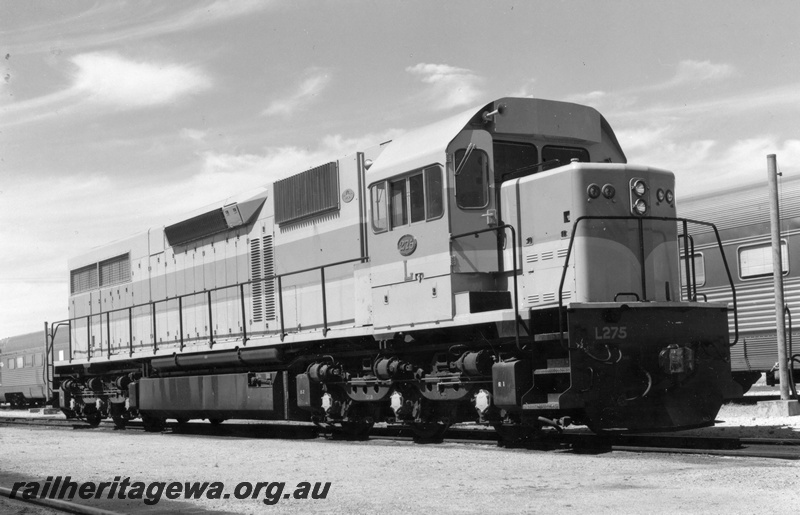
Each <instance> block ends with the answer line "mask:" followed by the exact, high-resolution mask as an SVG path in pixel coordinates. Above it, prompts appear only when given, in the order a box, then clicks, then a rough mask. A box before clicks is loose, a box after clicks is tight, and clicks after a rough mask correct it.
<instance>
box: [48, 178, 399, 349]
mask: <svg viewBox="0 0 800 515" xmlns="http://www.w3.org/2000/svg"><path fill="white" fill-rule="evenodd" d="M386 200H387V197H386V183H385V182H379V183H378V184H376V185H374V186H373V187H372V230H373V231H374V232H376V233H378V232H384V231H386V230H387V229H389V219H388V217H387V214H386V213H387V209H386V208H387V207H388V205H389V204H388V202H387V201H386ZM62 361H63V360H62Z"/></svg>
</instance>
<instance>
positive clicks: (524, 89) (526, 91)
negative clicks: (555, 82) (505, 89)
mask: <svg viewBox="0 0 800 515" xmlns="http://www.w3.org/2000/svg"><path fill="white" fill-rule="evenodd" d="M535 84H536V79H530V80H528V81H526V82H525V83H524V84H523V85H522V86H521V87H520V88H519V89H518V90H516V91H514V92H512V93H511V94H510V95H509V96H511V97H522V98H533V97H534V94H533V86H534V85H535Z"/></svg>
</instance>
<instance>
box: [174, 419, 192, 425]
mask: <svg viewBox="0 0 800 515" xmlns="http://www.w3.org/2000/svg"><path fill="white" fill-rule="evenodd" d="M175 422H177V423H178V425H179V426H182V425H184V424H186V423H187V422H189V419H188V418H184V417H181V418H176V419H175Z"/></svg>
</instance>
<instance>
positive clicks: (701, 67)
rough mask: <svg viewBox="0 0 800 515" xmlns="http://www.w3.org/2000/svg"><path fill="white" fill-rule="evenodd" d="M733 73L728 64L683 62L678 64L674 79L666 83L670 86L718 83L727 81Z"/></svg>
mask: <svg viewBox="0 0 800 515" xmlns="http://www.w3.org/2000/svg"><path fill="white" fill-rule="evenodd" d="M734 72H735V68H734V67H733V66H731V65H730V64H715V63H712V62H710V61H692V60H685V61H681V62H680V63H678V69H677V71H676V73H675V77H673V79H672V80H671V81H670V82H669V83H668V84H670V85H673V86H675V85H678V84H686V83H699V82H708V81H718V80H722V79H727V78H728V77H730V76H732V75H733V74H734Z"/></svg>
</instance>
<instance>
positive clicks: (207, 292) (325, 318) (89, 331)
mask: <svg viewBox="0 0 800 515" xmlns="http://www.w3.org/2000/svg"><path fill="white" fill-rule="evenodd" d="M367 260H369V258H368V257H358V258H353V259H347V260H344V261H337V262H335V263H328V264H325V265H320V266H315V267H310V268H305V269H303V270H296V271H293V272H287V273H284V274H273V275H270V276H268V277H262V278H260V279H254V280H251V281H245V282H240V283H235V284H228V285H225V286H217V287H215V288H209V289H203V290H201V291H197V292H192V293H184V294H181V295H176V296H174V297H167V298H164V299H159V300H154V301H150V302H144V303H141V304H135V305H133V306H126V307H123V308H117V309H111V310H108V311H100V312H99V313H92V314H89V315H82V316H79V317H72V318H67V319H64V320H59V321H57V322H53V324H52V326H53V327H55V326H59V327H60V326H61V325H67V326H68V327H69V331H68V333H69V361H70V362H72V355H73V349H72V323H73V322H77V321H79V320H86V342H87V357H86V359H87V360H89V361H90V360H91V359H92V345H91V339H92V338H91V336H92V319H93V318H94V317H100V334H101V341H100V348H101V349H102V348H103V343H104V342H103V341H102V334H103V316H104V315H105V319H106V320H105V322H106V328H105V329H106V331H105V332H106V340H107V341H106V343H107V351H106V353H107V356H108V357H110V356H111V315H112V314H114V313H119V312H122V311H127V312H128V317H127V318H128V350H129V353H130V355H131V356H132V355H133V310H134V309H140V308H144V307H150V318H151V321H152V325H151V328H152V330H153V339H152V342H150V343H152V345H153V353H154V354H155V353H157V352H158V332H157V325H156V306H157V305H160V304H163V303H167V302H171V301H175V300H177V301H178V328H179V332H180V335H179V337H178V338H177V339H175V340H174V342H177V343H179V345H180V349H181V350H183V348H184V347H185V341H184V334H183V299H185V298H187V297H192V296H196V295H202V294H205V295H206V299H207V301H206V305H207V307H208V336H209V344H210V345H211V346H213V345H214V343H215V342H214V326H213V308H212V304H213V302H212V293H213V292H216V291H222V290H228V289H231V288H238V289H239V296H240V307H241V316H242V345H243V346H245V345H247V340H248V339H249V338H248V336H247V323H246V322H247V309H246V303H245V293H244V287H245V286H247V285H250V284H255V283H262V282H266V281H274V280H277V282H278V304H279V308H280V317H279V318H280V325H281V330H280V338H281V341H283V340H284V338H285V337H286V336H287V333H286V332H285V327H284V320H283V291H282V288H281V279H282V278H283V277H287V276H290V275H297V274H302V273H306V272H312V271H314V270H320V276H321V281H322V318H323V329H322V332H323V335H326V336H327V334H328V332H329V330H330V329H329V327H328V311H327V294H326V289H325V268H330V267H334V266H340V265H345V264H348V263H354V262H361V263H363V262H364V261H367Z"/></svg>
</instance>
